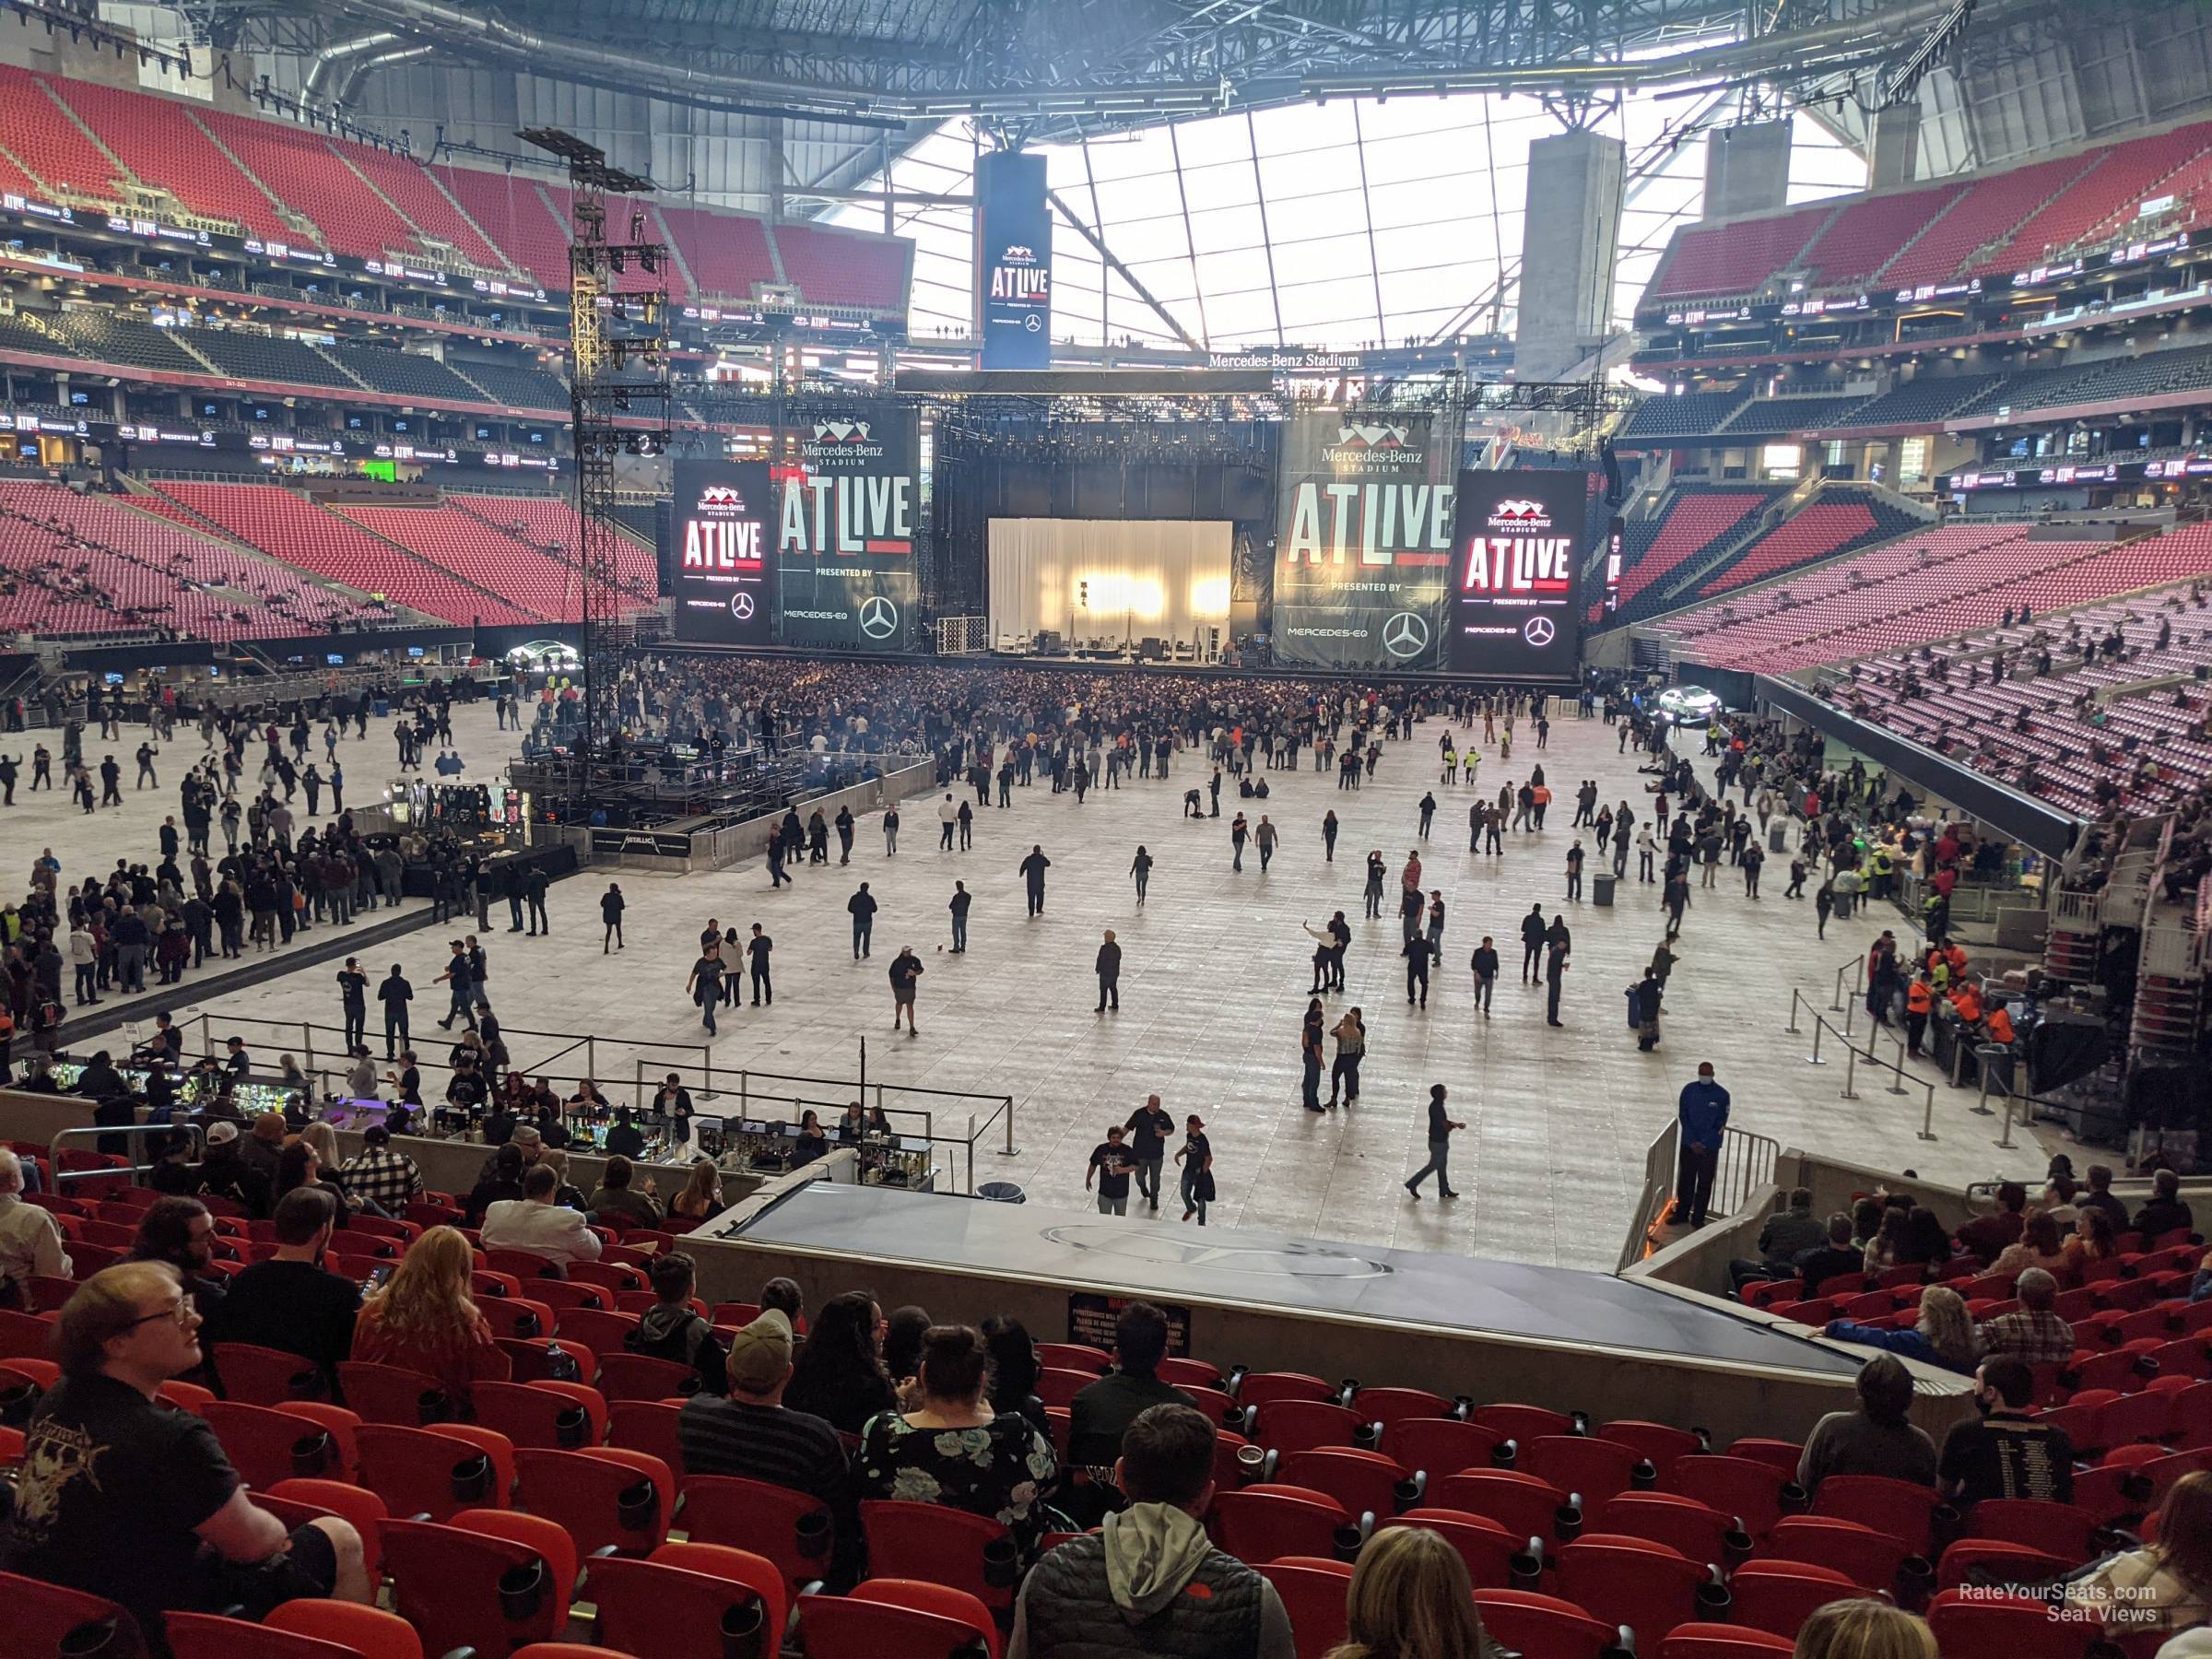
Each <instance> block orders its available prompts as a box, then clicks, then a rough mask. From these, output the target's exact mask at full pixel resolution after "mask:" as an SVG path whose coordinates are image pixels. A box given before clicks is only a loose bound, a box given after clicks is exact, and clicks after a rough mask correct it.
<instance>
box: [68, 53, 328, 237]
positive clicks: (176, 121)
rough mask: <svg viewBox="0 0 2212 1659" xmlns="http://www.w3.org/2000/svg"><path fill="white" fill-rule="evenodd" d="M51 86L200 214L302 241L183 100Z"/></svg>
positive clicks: (148, 176) (121, 153)
mask: <svg viewBox="0 0 2212 1659" xmlns="http://www.w3.org/2000/svg"><path fill="white" fill-rule="evenodd" d="M48 85H49V86H51V87H52V88H53V90H54V91H55V92H56V93H58V94H59V95H60V97H61V99H62V101H63V102H65V103H66V104H67V105H68V106H69V107H70V109H72V110H74V111H75V112H76V114H77V116H78V118H79V119H81V120H82V121H83V122H84V124H86V125H87V126H88V127H90V128H91V129H92V131H93V132H94V133H96V134H98V135H99V136H100V142H101V143H102V144H104V145H106V146H107V147H108V148H109V149H111V150H112V151H113V152H114V153H115V154H116V155H117V156H118V157H120V158H121V159H122V161H123V164H124V166H125V167H127V168H129V169H130V170H131V171H133V172H134V173H135V174H137V176H138V178H139V179H140V180H141V181H142V182H145V183H147V184H153V185H159V187H160V188H161V189H164V190H167V191H169V192H170V193H171V194H173V195H174V196H175V197H176V198H177V200H179V201H180V202H182V203H183V204H184V206H187V207H189V208H190V209H192V211H194V213H199V214H204V215H206V217H207V218H218V219H229V220H232V221H234V222H236V223H238V224H241V225H243V226H244V227H245V228H246V230H247V233H248V234H249V235H253V236H261V237H274V238H275V239H276V240H277V241H296V240H298V239H299V235H300V233H299V232H297V231H295V230H294V229H292V228H291V227H290V226H289V225H288V224H286V223H285V222H284V218H283V216H282V215H281V214H279V213H278V212H277V205H276V203H274V202H272V201H270V200H269V198H268V197H267V195H265V194H264V193H263V192H262V190H261V188H260V186H258V185H257V184H255V183H254V182H253V180H251V179H249V178H248V177H246V175H245V174H244V173H242V172H241V171H239V170H238V168H237V166H236V165H235V164H234V163H233V162H232V161H231V159H230V158H229V157H228V156H226V155H224V154H223V152H222V151H221V150H220V149H218V147H216V145H215V142H214V140H212V139H210V138H209V137H208V136H207V135H206V133H204V132H202V131H201V130H200V128H199V127H198V126H197V125H195V124H194V122H193V119H192V116H193V112H192V111H190V110H188V109H187V108H186V107H185V106H184V105H182V104H181V103H178V102H175V101H174V100H171V99H167V98H157V97H155V96H154V95H153V94H151V93H146V92H125V91H122V90H120V89H119V88H114V87H102V86H97V85H95V84H93V83H92V82H90V81H76V80H55V81H50V82H49V83H48Z"/></svg>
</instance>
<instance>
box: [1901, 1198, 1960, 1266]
mask: <svg viewBox="0 0 2212 1659" xmlns="http://www.w3.org/2000/svg"><path fill="white" fill-rule="evenodd" d="M1950 1259H1951V1239H1950V1235H1949V1234H1948V1233H1947V1232H1945V1231H1944V1230H1943V1223H1942V1222H1941V1221H1940V1220H1938V1219H1937V1218H1936V1215H1935V1211H1934V1210H1932V1209H1929V1208H1928V1207H1927V1206H1924V1205H1918V1204H1916V1205H1914V1206H1912V1208H1911V1209H1910V1210H1908V1211H1906V1212H1905V1253H1904V1256H1903V1258H1902V1260H1903V1261H1905V1262H1909V1263H1912V1264H1915V1265H1926V1266H1940V1265H1942V1264H1944V1263H1945V1262H1947V1261H1949V1260H1950Z"/></svg>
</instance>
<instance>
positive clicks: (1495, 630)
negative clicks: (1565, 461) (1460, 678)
mask: <svg viewBox="0 0 2212 1659" xmlns="http://www.w3.org/2000/svg"><path fill="white" fill-rule="evenodd" d="M1458 494H1459V501H1458V511H1457V514H1456V516H1455V518H1454V521H1453V538H1452V540H1453V584H1452V590H1453V591H1452V608H1451V621H1450V627H1451V635H1452V648H1451V652H1450V660H1451V665H1452V671H1453V673H1455V674H1489V675H1499V676H1513V677H1521V676H1539V677H1545V678H1556V679H1572V678H1574V677H1575V674H1576V667H1575V644H1576V638H1577V632H1578V627H1579V624H1580V623H1581V620H1582V617H1581V608H1582V607H1581V605H1580V603H1579V600H1578V597H1577V589H1578V587H1579V583H1578V582H1577V571H1576V560H1577V559H1579V558H1580V556H1581V555H1580V549H1581V547H1582V545H1583V509H1584V507H1585V505H1586V503H1587V499H1588V495H1587V489H1586V486H1585V484H1584V480H1583V475H1582V474H1581V473H1579V472H1542V471H1531V472H1473V471H1468V472H1463V473H1461V474H1460V475H1459V491H1458Z"/></svg>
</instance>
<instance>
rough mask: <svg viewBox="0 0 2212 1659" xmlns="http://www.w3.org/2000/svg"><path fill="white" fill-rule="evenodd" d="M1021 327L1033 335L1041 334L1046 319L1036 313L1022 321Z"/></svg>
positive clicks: (1031, 313)
mask: <svg viewBox="0 0 2212 1659" xmlns="http://www.w3.org/2000/svg"><path fill="white" fill-rule="evenodd" d="M1021 325H1022V326H1023V327H1024V328H1026V329H1028V330H1029V331H1030V333H1031V334H1041V333H1042V332H1043V330H1044V319H1043V318H1042V317H1041V316H1039V315H1038V314H1037V313H1036V312H1030V314H1029V315H1028V316H1026V317H1024V318H1023V319H1022V320H1021Z"/></svg>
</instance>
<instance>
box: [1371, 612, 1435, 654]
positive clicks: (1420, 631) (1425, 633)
mask: <svg viewBox="0 0 2212 1659" xmlns="http://www.w3.org/2000/svg"><path fill="white" fill-rule="evenodd" d="M1382 649H1383V650H1385V651H1387V652H1389V653H1390V654H1391V655H1392V656H1394V657H1417V656H1419V655H1420V654H1421V653H1422V652H1424V651H1426V650H1428V649H1429V621H1428V618H1425V617H1422V616H1419V615H1418V614H1417V613H1415V612H1413V611H1400V612H1399V613H1398V614H1397V615H1396V616H1394V617H1393V618H1391V619H1390V620H1389V621H1387V622H1385V623H1383V624H1382Z"/></svg>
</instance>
